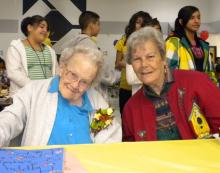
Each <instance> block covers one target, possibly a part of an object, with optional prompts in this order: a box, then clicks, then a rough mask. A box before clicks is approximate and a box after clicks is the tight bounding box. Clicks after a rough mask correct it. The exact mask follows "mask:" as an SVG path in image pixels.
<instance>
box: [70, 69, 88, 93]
mask: <svg viewBox="0 0 220 173" xmlns="http://www.w3.org/2000/svg"><path fill="white" fill-rule="evenodd" d="M66 78H67V79H68V80H69V81H71V82H78V86H79V88H82V89H86V88H88V87H89V85H90V84H91V82H89V81H87V80H85V79H79V76H78V75H77V74H75V73H73V72H72V71H70V70H68V69H67V68H66Z"/></svg>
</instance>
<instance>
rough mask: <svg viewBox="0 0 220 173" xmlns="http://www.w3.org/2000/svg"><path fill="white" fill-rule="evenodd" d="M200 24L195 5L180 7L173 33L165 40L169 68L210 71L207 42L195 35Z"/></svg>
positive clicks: (198, 13) (198, 12)
mask: <svg viewBox="0 0 220 173" xmlns="http://www.w3.org/2000/svg"><path fill="white" fill-rule="evenodd" d="M200 25H201V16H200V11H199V9H198V8H197V7H194V6H185V7H183V8H181V9H180V11H179V13H178V17H177V18H176V21H175V30H174V33H173V35H172V36H170V37H168V38H167V40H166V57H167V58H168V63H169V65H170V67H171V69H184V70H197V71H201V72H207V73H210V72H211V71H212V66H211V61H210V57H209V43H207V42H206V41H204V40H202V39H201V38H199V37H198V36H197V32H198V30H199V28H200Z"/></svg>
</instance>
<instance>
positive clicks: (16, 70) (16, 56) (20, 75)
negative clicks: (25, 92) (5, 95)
mask: <svg viewBox="0 0 220 173" xmlns="http://www.w3.org/2000/svg"><path fill="white" fill-rule="evenodd" d="M47 47H48V49H49V50H50V53H51V57H52V74H53V76H54V75H55V74H57V70H58V63H57V58H56V54H55V51H54V50H53V49H52V48H51V47H49V46H47ZM5 64H6V69H7V75H8V78H9V79H10V95H11V96H12V95H14V94H15V93H16V91H17V90H18V89H20V88H22V87H23V86H25V85H26V84H27V83H28V82H30V79H29V78H28V69H27V57H26V51H25V47H24V44H23V43H22V41H21V40H20V39H18V40H13V41H12V42H11V43H10V46H9V48H8V51H7V54H6V59H5Z"/></svg>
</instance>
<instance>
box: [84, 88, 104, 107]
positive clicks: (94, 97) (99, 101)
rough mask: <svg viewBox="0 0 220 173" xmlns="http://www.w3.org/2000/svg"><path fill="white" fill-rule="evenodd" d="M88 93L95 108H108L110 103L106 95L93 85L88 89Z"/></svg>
mask: <svg viewBox="0 0 220 173" xmlns="http://www.w3.org/2000/svg"><path fill="white" fill-rule="evenodd" d="M87 94H88V97H89V100H90V102H91V104H92V106H93V107H94V108H97V109H100V108H103V109H105V108H107V107H108V103H107V102H106V101H105V99H104V97H103V96H102V95H101V94H100V93H99V92H98V91H97V90H95V89H94V88H93V87H91V88H90V89H88V90H87Z"/></svg>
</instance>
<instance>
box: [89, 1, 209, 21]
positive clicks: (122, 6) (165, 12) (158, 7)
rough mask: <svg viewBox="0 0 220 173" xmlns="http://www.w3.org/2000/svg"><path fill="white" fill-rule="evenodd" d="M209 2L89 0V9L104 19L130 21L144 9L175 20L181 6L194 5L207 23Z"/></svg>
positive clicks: (154, 14)
mask: <svg viewBox="0 0 220 173" xmlns="http://www.w3.org/2000/svg"><path fill="white" fill-rule="evenodd" d="M209 4H210V3H209V0H87V9H88V10H92V11H96V12H97V13H98V14H100V16H101V20H102V21H128V19H129V18H130V17H131V15H132V14H133V13H135V12H137V11H139V10H144V11H147V12H149V13H150V14H151V15H152V16H153V17H157V18H158V19H159V20H160V21H161V22H174V20H175V19H176V17H177V13H178V11H179V9H180V8H181V7H183V6H185V5H194V6H197V7H198V8H199V9H200V11H201V13H202V22H204V23H206V22H208V19H209Z"/></svg>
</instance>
